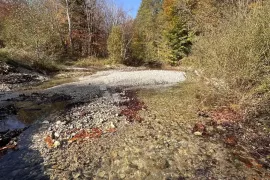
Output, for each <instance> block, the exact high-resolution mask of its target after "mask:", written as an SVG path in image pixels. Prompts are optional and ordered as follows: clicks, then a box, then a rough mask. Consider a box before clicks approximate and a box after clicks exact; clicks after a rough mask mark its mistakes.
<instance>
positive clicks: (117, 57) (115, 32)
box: [108, 26, 124, 63]
mask: <svg viewBox="0 0 270 180" xmlns="http://www.w3.org/2000/svg"><path fill="white" fill-rule="evenodd" d="M123 41H124V39H123V32H122V30H121V28H120V26H114V27H113V28H112V31H111V33H110V36H109V38H108V51H109V55H110V59H111V60H112V61H113V62H114V63H123V60H124V56H123V48H124V43H123Z"/></svg>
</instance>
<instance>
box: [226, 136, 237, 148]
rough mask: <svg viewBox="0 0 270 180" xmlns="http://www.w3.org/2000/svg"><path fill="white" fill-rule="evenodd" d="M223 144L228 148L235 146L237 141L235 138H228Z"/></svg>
mask: <svg viewBox="0 0 270 180" xmlns="http://www.w3.org/2000/svg"><path fill="white" fill-rule="evenodd" d="M225 144H227V145H230V146H235V145H236V144H237V139H236V137H235V136H232V135H231V136H228V137H227V138H226V139H225Z"/></svg>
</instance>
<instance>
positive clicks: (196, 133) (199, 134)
mask: <svg viewBox="0 0 270 180" xmlns="http://www.w3.org/2000/svg"><path fill="white" fill-rule="evenodd" d="M194 135H195V136H202V132H199V131H196V132H194Z"/></svg>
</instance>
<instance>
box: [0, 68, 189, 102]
mask: <svg viewBox="0 0 270 180" xmlns="http://www.w3.org/2000/svg"><path fill="white" fill-rule="evenodd" d="M185 79H186V78H185V73H184V72H180V71H168V70H141V71H124V70H110V71H100V72H98V73H96V74H94V75H91V76H85V77H81V78H79V80H78V81H77V82H73V83H67V84H62V85H59V86H55V87H52V88H49V89H46V90H44V91H43V92H44V93H51V94H54V93H63V94H66V95H70V96H72V97H73V98H74V100H78V101H82V100H83V99H85V100H86V99H89V98H93V97H95V96H96V95H100V94H102V93H103V92H106V91H107V89H108V88H110V87H121V88H156V87H160V86H162V87H163V86H172V85H175V84H177V83H180V82H183V81H185ZM17 96H18V94H17V93H11V94H9V95H8V94H7V93H5V95H4V96H3V97H0V102H1V101H3V100H5V99H8V98H14V97H17Z"/></svg>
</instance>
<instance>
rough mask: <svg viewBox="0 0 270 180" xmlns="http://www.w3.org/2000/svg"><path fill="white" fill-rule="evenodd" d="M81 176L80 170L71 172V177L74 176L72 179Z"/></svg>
mask: <svg viewBox="0 0 270 180" xmlns="http://www.w3.org/2000/svg"><path fill="white" fill-rule="evenodd" d="M80 176H81V173H80V172H73V173H72V177H73V178H74V179H77V178H78V177H80Z"/></svg>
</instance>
